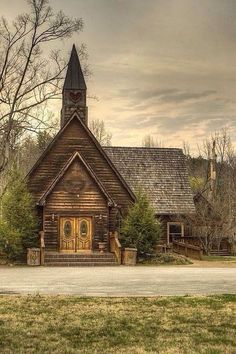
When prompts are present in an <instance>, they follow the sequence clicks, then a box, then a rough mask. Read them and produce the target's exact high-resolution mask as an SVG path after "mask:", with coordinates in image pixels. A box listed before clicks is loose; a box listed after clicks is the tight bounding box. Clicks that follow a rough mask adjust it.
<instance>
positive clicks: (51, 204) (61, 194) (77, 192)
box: [44, 158, 108, 249]
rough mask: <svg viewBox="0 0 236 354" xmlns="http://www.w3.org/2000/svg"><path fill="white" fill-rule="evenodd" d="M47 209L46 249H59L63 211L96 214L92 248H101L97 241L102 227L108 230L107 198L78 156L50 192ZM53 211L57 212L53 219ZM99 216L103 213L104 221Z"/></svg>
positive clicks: (73, 214)
mask: <svg viewBox="0 0 236 354" xmlns="http://www.w3.org/2000/svg"><path fill="white" fill-rule="evenodd" d="M44 210H45V221H44V231H45V244H46V248H47V249H57V248H58V246H59V240H58V227H59V218H60V216H63V215H70V216H80V215H84V216H92V217H93V223H94V232H93V248H95V249H97V248H98V242H99V241H100V239H101V237H102V235H101V234H102V228H103V232H104V234H107V232H108V230H107V222H108V219H107V218H108V205H107V200H106V198H105V197H104V195H103V193H102V192H101V190H100V189H99V187H98V186H97V185H96V182H95V181H94V180H93V179H92V177H91V176H90V174H89V173H88V171H87V170H86V168H85V167H84V166H83V164H82V162H81V161H80V160H79V159H78V158H77V159H76V160H75V161H74V162H73V163H72V164H71V166H70V167H69V168H68V170H67V171H66V173H65V175H64V176H63V177H62V178H61V180H60V181H59V182H58V183H57V184H56V186H55V187H54V189H53V191H52V192H51V193H50V194H49V196H48V198H47V200H46V205H45V207H44ZM53 214H55V219H54V221H53V220H52V219H53V218H52V215H53ZM100 217H102V224H101V223H99V222H98V221H97V220H98V219H99V218H100ZM106 241H107V240H106Z"/></svg>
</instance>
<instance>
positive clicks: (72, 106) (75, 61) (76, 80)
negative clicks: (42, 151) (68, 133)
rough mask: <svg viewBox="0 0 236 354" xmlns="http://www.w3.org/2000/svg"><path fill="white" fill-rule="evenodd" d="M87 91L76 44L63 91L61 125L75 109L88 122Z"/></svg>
mask: <svg viewBox="0 0 236 354" xmlns="http://www.w3.org/2000/svg"><path fill="white" fill-rule="evenodd" d="M86 92H87V87H86V83H85V80H84V75H83V71H82V69H81V65H80V61H79V56H78V53H77V50H76V48H75V45H73V47H72V51H71V55H70V60H69V63H68V67H67V72H66V78H65V82H64V86H63V91H62V96H63V101H62V110H61V127H63V126H64V125H65V123H66V122H67V121H68V120H69V119H70V118H71V115H72V114H73V113H74V111H75V110H76V111H77V112H78V115H79V118H80V119H81V120H82V121H83V122H84V123H85V124H87V119H88V118H87V116H88V108H87V106H86Z"/></svg>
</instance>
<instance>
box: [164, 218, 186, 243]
mask: <svg viewBox="0 0 236 354" xmlns="http://www.w3.org/2000/svg"><path fill="white" fill-rule="evenodd" d="M183 236H184V224H183V223H182V222H169V223H168V225H167V242H168V243H172V242H173V239H174V237H183Z"/></svg>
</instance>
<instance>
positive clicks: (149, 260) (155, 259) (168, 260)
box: [139, 253, 193, 265]
mask: <svg viewBox="0 0 236 354" xmlns="http://www.w3.org/2000/svg"><path fill="white" fill-rule="evenodd" d="M139 264H146V265H185V264H193V262H191V260H190V259H189V258H187V257H185V256H182V255H180V254H176V253H157V254H154V255H147V256H145V258H143V259H142V258H140V260H139Z"/></svg>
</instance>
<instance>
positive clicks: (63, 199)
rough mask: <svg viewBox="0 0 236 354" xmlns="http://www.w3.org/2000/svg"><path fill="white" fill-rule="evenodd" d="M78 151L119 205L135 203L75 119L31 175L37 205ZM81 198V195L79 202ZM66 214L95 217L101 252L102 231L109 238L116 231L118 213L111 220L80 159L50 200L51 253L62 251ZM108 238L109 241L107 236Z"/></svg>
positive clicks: (47, 231) (47, 208)
mask: <svg viewBox="0 0 236 354" xmlns="http://www.w3.org/2000/svg"><path fill="white" fill-rule="evenodd" d="M76 151H78V152H79V153H80V154H81V156H82V157H83V158H84V160H85V161H86V162H87V163H88V164H89V166H90V167H91V169H92V170H93V172H94V174H95V175H96V176H97V178H98V179H99V181H100V182H101V183H102V184H103V186H104V188H105V189H106V191H107V192H108V193H109V195H111V197H112V199H113V200H114V201H115V203H116V204H118V205H119V206H120V207H121V208H123V209H126V208H127V206H128V205H130V204H131V203H132V199H131V196H130V194H129V192H128V191H127V190H126V188H125V186H124V185H123V184H122V182H121V180H120V179H119V177H118V176H117V174H116V172H115V171H114V170H113V169H112V168H111V166H110V165H109V163H108V161H107V160H106V159H105V158H104V156H103V154H102V152H101V151H100V150H99V149H98V147H97V146H96V144H95V143H94V141H93V139H92V138H91V137H90V135H89V134H88V132H87V131H86V128H85V127H84V126H83V125H82V124H81V122H80V121H79V120H78V119H77V118H73V119H72V120H71V121H70V122H69V124H68V125H67V126H66V127H65V129H64V130H63V131H62V132H61V134H59V135H58V136H57V138H56V139H55V141H54V142H53V144H52V145H51V147H50V148H49V149H48V150H47V152H46V154H45V155H44V156H42V158H41V160H40V162H39V163H38V164H36V166H35V168H34V169H33V170H32V171H31V172H30V174H29V176H28V186H29V190H30V192H31V193H32V194H33V196H34V198H35V202H36V203H37V202H38V201H39V199H40V198H41V197H42V195H43V194H44V193H45V191H46V190H47V189H48V188H49V187H50V185H51V184H52V182H53V181H54V179H55V178H56V177H57V175H58V173H59V172H60V171H61V170H62V169H63V167H64V166H65V165H66V163H67V161H68V160H69V159H70V158H71V156H72V155H73V154H74V153H75V152H76ZM81 190H83V193H81ZM78 194H80V197H79V198H78V197H77V195H78ZM63 213H66V214H68V215H75V216H76V215H79V214H83V215H87V216H88V215H93V218H94V221H93V222H94V224H95V226H96V225H97V228H96V227H95V228H94V230H95V231H94V244H93V248H97V246H98V245H97V243H98V241H99V240H101V237H102V236H101V233H102V231H101V229H104V231H105V234H107V233H108V232H109V230H107V231H106V229H107V227H106V226H107V225H108V224H110V228H111V229H114V228H115V226H114V225H115V220H114V215H115V213H114V212H111V215H112V216H113V217H112V218H109V215H110V214H109V208H108V205H107V200H106V198H105V196H104V195H103V193H102V192H101V190H100V189H99V187H98V186H97V185H96V183H95V181H94V180H93V179H92V177H91V176H90V175H89V173H88V172H87V171H86V168H85V167H84V166H82V162H81V161H79V159H76V163H74V162H73V163H72V165H71V166H70V167H69V168H68V170H67V171H66V173H65V174H64V176H63V177H62V178H61V180H60V181H59V182H58V183H57V185H56V186H55V187H54V189H53V191H52V192H51V194H50V195H49V196H48V198H47V199H46V205H45V207H44V231H45V244H46V248H47V249H58V218H59V214H63ZM52 214H55V220H54V221H52V219H53V217H52ZM99 215H102V219H101V220H98V216H99ZM96 217H97V218H96ZM99 230H100V231H99ZM105 237H106V238H107V236H105Z"/></svg>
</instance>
